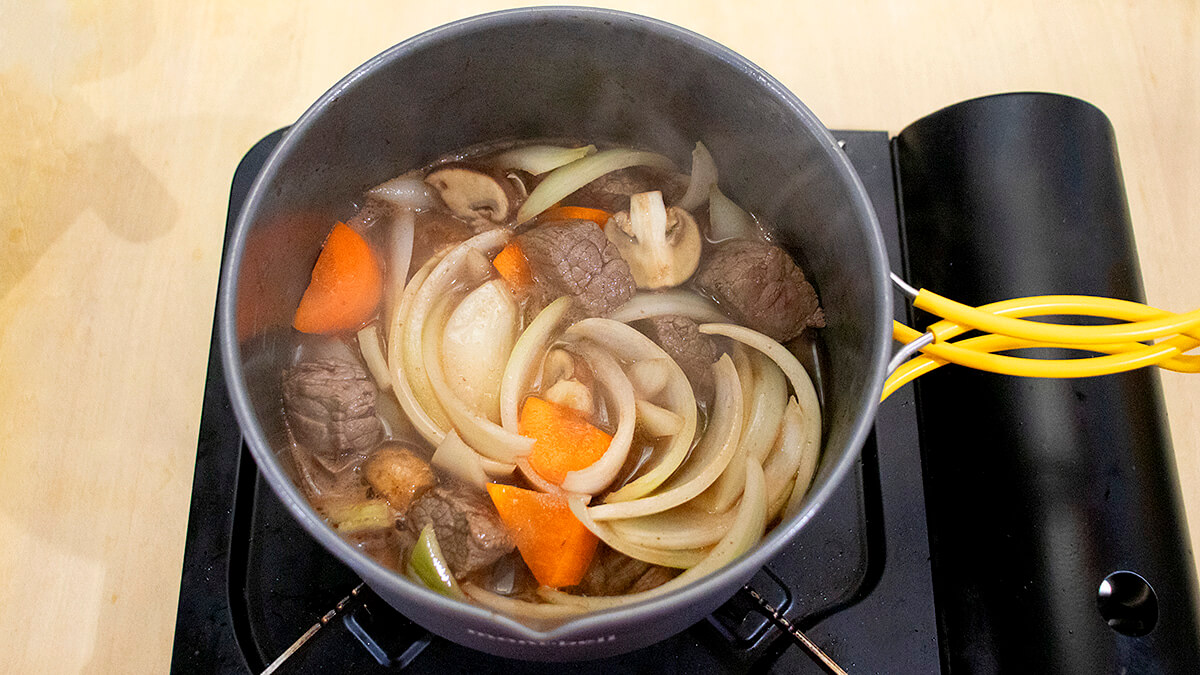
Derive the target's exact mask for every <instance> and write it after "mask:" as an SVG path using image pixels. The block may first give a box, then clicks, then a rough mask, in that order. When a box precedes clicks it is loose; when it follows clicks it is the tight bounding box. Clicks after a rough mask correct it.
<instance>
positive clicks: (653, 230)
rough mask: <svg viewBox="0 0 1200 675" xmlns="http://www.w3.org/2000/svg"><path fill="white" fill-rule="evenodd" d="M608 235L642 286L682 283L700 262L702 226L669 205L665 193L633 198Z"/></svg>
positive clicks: (612, 220)
mask: <svg viewBox="0 0 1200 675" xmlns="http://www.w3.org/2000/svg"><path fill="white" fill-rule="evenodd" d="M604 234H605V236H607V237H608V240H609V241H611V242H612V243H613V244H614V245H615V246H616V247H617V250H618V251H619V252H620V253H621V257H622V258H624V259H625V262H627V263H629V270H630V271H631V272H632V273H633V279H634V281H635V282H637V286H638V288H643V289H657V288H670V287H672V286H678V285H679V284H681V283H683V282H684V281H687V279H688V277H690V276H692V273H693V272H695V271H696V266H697V265H698V264H699V263H700V247H701V241H700V227H699V226H698V225H696V220H695V219H694V218H692V216H691V214H690V213H688V212H687V211H685V210H683V209H681V208H679V207H677V206H672V207H671V208H669V209H668V208H665V206H664V205H663V198H662V193H661V192H659V191H657V190H655V191H653V192H642V193H639V194H635V195H633V196H632V197H630V198H629V211H621V212H619V213H616V214H614V215H613V217H612V218H610V219H609V220H608V224H607V225H605V226H604Z"/></svg>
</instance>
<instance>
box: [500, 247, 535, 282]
mask: <svg viewBox="0 0 1200 675" xmlns="http://www.w3.org/2000/svg"><path fill="white" fill-rule="evenodd" d="M492 265H493V266H494V267H495V268H496V271H497V272H499V273H500V277H501V278H503V279H504V280H505V281H507V282H508V285H509V286H511V287H512V289H513V290H515V291H519V290H522V289H525V288H528V287H529V286H530V285H531V284H533V272H532V271H530V269H529V261H528V260H526V259H525V253H524V252H522V251H521V247H520V246H518V245H517V242H515V241H513V242H509V244H508V246H505V247H504V248H503V249H501V250H500V252H499V253H497V254H496V257H495V259H493V260H492Z"/></svg>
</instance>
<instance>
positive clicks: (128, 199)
mask: <svg viewBox="0 0 1200 675" xmlns="http://www.w3.org/2000/svg"><path fill="white" fill-rule="evenodd" d="M0 95H2V98H3V101H4V105H3V106H0V129H4V136H5V137H6V140H5V142H4V143H3V144H0V183H3V184H5V185H7V186H9V187H10V189H7V190H5V191H4V192H3V193H0V212H3V213H5V214H6V216H7V217H8V219H7V221H6V222H5V225H4V232H3V235H2V236H0V259H2V260H4V261H5V263H4V265H3V266H2V267H0V300H3V299H4V298H5V297H7V295H8V293H9V292H10V291H11V290H12V289H13V287H15V286H16V285H17V284H19V283H20V281H21V280H22V279H23V278H24V277H25V275H26V274H27V273H28V272H29V270H30V269H32V268H33V267H34V266H35V265H36V264H37V262H38V261H39V260H40V259H41V257H42V256H43V255H45V253H46V252H47V251H48V250H49V249H50V248H51V246H52V245H53V244H54V242H55V241H56V240H57V239H58V238H59V237H60V236H61V235H62V233H63V232H64V231H65V230H66V229H67V228H68V227H70V226H71V225H72V223H74V222H76V220H77V219H78V218H79V217H80V216H81V215H83V214H85V213H91V214H93V215H95V217H97V218H99V219H100V220H102V221H103V222H104V224H105V226H106V227H107V229H108V231H110V232H112V233H113V234H114V235H116V236H118V237H120V238H121V239H124V240H126V241H130V242H141V241H149V240H151V239H154V238H156V237H159V236H162V235H163V234H165V233H166V232H168V231H170V229H171V228H172V227H174V226H175V224H176V222H177V221H178V220H179V218H180V207H179V204H178V203H177V202H176V201H175V199H174V198H173V197H172V196H171V194H170V192H169V191H168V190H167V187H166V186H165V185H164V184H163V183H162V181H160V180H159V179H158V177H157V176H156V175H155V173H154V171H152V170H151V169H150V168H149V167H147V166H146V164H145V163H144V162H143V161H142V160H141V158H140V157H138V155H137V153H136V152H135V151H134V149H133V147H132V144H131V142H130V139H129V137H127V136H123V135H120V134H116V133H113V132H111V131H109V130H108V129H107V128H106V127H111V126H113V125H112V124H111V123H108V122H105V121H102V120H100V119H99V118H98V117H97V116H96V115H95V113H94V112H93V111H92V110H91V109H90V108H88V106H87V105H86V104H85V103H83V102H82V100H80V99H79V97H78V96H74V95H70V94H68V95H66V96H62V95H55V94H53V93H51V92H49V91H47V90H45V89H42V88H40V87H38V86H37V84H36V83H35V82H34V80H33V78H32V76H31V75H30V73H29V72H28V71H27V70H26V69H23V68H16V69H13V70H10V71H8V72H5V73H4V74H3V75H0Z"/></svg>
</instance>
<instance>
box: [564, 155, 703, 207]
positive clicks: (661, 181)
mask: <svg viewBox="0 0 1200 675" xmlns="http://www.w3.org/2000/svg"><path fill="white" fill-rule="evenodd" d="M687 186H688V177H687V176H683V175H681V174H676V173H670V172H666V171H661V170H658V169H652V168H650V167H646V166H631V167H629V168H627V169H620V170H618V171H612V172H610V173H606V174H604V175H603V176H601V177H599V178H597V179H596V180H594V181H592V182H591V183H588V184H587V185H585V186H583V187H581V188H579V189H578V190H576V191H575V192H574V193H572V194H571V195H570V196H569V197H567V198H566V199H565V200H563V201H564V202H565V203H567V204H575V205H578V206H591V207H593V208H597V209H604V210H605V211H609V212H612V213H616V212H617V211H628V210H629V197H630V195H636V194H637V193H639V192H650V191H651V190H660V191H661V192H662V193H663V201H664V202H666V203H667V204H673V203H675V202H676V201H678V200H679V198H680V197H682V196H683V193H684V192H686V191H687Z"/></svg>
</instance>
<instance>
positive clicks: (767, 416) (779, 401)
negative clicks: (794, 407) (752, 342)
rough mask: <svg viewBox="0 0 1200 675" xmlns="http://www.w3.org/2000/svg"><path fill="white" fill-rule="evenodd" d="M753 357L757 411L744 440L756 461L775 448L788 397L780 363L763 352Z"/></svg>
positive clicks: (748, 425)
mask: <svg viewBox="0 0 1200 675" xmlns="http://www.w3.org/2000/svg"><path fill="white" fill-rule="evenodd" d="M752 358H753V359H754V373H755V375H756V376H757V377H756V378H755V388H754V401H753V403H752V404H751V408H752V410H753V411H754V412H753V413H752V414H751V417H750V421H749V422H747V424H746V430H745V431H744V432H742V443H743V444H744V445H745V446H746V456H747V457H753V458H754V461H756V462H758V463H760V464H761V463H762V462H763V460H764V459H765V458H766V456H767V453H768V452H770V451H771V447H772V445H773V444H774V443H775V439H776V438H777V437H778V436H779V430H780V426H781V425H782V424H783V412H784V408H785V407H786V406H787V401H788V395H787V379H786V378H785V377H784V375H783V371H782V370H780V369H779V366H777V365H775V362H774V361H771V360H770V359H769V358H768V357H767V356H766V355H765V354H763V353H761V352H759V353H757V354H755V355H754V357H752Z"/></svg>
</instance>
